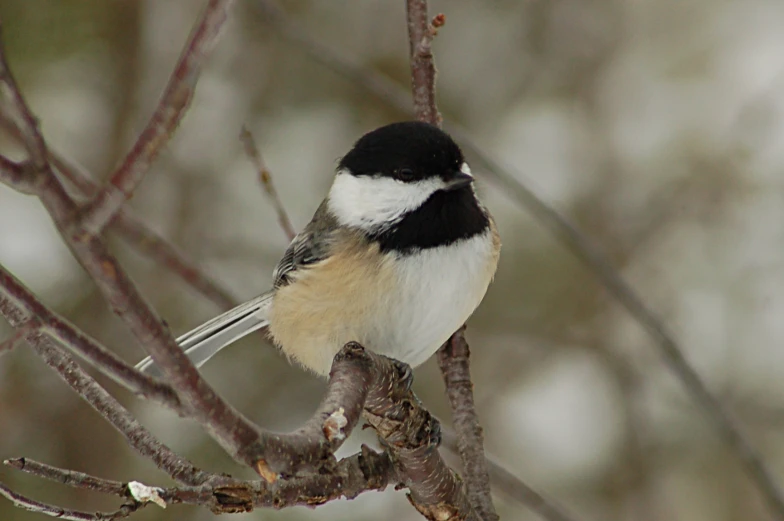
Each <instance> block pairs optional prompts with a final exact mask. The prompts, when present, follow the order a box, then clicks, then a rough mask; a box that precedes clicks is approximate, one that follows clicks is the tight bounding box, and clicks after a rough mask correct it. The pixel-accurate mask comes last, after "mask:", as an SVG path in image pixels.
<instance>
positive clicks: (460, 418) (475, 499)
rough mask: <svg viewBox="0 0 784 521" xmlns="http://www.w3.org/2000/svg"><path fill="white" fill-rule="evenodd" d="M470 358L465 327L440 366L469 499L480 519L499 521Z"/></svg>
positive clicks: (441, 355)
mask: <svg viewBox="0 0 784 521" xmlns="http://www.w3.org/2000/svg"><path fill="white" fill-rule="evenodd" d="M469 355H470V351H469V348H468V342H466V339H465V328H461V329H460V330H459V331H458V332H457V333H455V334H454V335H452V338H450V339H449V340H448V341H447V343H446V344H444V346H443V347H442V348H441V349H439V350H438V365H439V367H440V368H441V374H442V375H443V376H444V384H445V385H446V394H447V396H448V397H449V404H450V405H451V407H452V415H453V423H454V426H455V431H456V432H457V448H458V452H459V454H460V459H461V460H462V461H463V474H464V475H463V479H464V481H465V483H466V489H467V492H468V497H469V499H470V500H471V504H472V505H473V506H474V508H475V509H476V511H477V513H478V514H479V517H481V518H482V519H483V520H485V521H497V520H498V514H497V513H496V511H495V507H494V506H493V500H492V499H493V498H492V494H491V491H490V473H489V471H488V469H487V460H486V459H485V451H484V437H483V435H482V427H481V426H480V425H479V417H478V416H477V414H476V408H475V405H474V390H473V383H472V381H471V371H470V369H469V363H468V358H469Z"/></svg>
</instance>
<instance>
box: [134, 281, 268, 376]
mask: <svg viewBox="0 0 784 521" xmlns="http://www.w3.org/2000/svg"><path fill="white" fill-rule="evenodd" d="M271 302H272V292H268V293H265V294H263V295H261V296H259V297H256V298H254V299H252V300H249V301H248V302H245V303H244V304H240V305H239V306H237V307H236V308H234V309H230V310H229V311H227V312H225V313H223V314H222V315H218V316H217V317H215V318H213V319H212V320H210V321H209V322H205V323H204V324H202V325H201V326H199V327H197V328H196V329H194V330H192V331H189V332H187V333H185V334H184V335H182V336H181V337H179V338H177V343H178V344H179V345H180V347H182V348H183V349H184V350H185V354H186V355H188V358H190V360H191V362H193V364H194V365H195V366H196V367H201V366H202V365H204V363H206V362H207V360H209V359H210V358H212V357H213V356H215V354H217V353H218V351H220V350H221V349H223V348H224V347H226V346H227V345H229V344H231V343H233V342H236V341H237V340H239V339H240V338H242V337H244V336H245V335H248V334H250V333H252V332H254V331H256V330H258V329H261V328H262V327H264V326H266V325H267V324H268V323H269V320H267V315H268V311H269V307H270V303H271ZM136 369H138V370H140V371H142V372H143V373H146V374H149V375H151V376H161V372H160V369H158V367H157V366H156V365H155V363H154V362H153V361H152V359H151V358H150V357H149V356H148V357H147V358H145V359H144V360H142V361H141V362H139V363H138V364H136Z"/></svg>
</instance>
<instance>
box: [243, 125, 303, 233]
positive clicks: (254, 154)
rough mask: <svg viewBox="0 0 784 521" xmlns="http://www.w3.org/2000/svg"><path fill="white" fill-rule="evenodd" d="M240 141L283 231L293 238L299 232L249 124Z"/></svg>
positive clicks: (244, 128) (244, 127)
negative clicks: (280, 195)
mask: <svg viewBox="0 0 784 521" xmlns="http://www.w3.org/2000/svg"><path fill="white" fill-rule="evenodd" d="M240 141H242V145H243V147H244V148H245V153H246V154H248V157H249V158H250V160H251V161H252V162H253V166H255V167H256V172H258V175H259V181H261V186H262V187H263V188H264V193H266V194H267V197H268V198H269V200H270V202H271V203H272V206H273V207H274V208H275V212H276V213H277V214H278V223H279V224H280V227H281V228H282V229H283V233H285V234H286V237H288V239H289V240H293V239H294V236H295V235H297V232H295V231H294V226H292V224H291V219H289V216H288V213H286V208H284V206H283V202H282V201H281V200H280V197H279V196H278V191H277V190H276V189H275V185H274V184H273V183H272V174H271V173H270V171H269V169H268V168H267V165H266V164H265V163H264V160H263V159H262V157H261V152H259V148H258V147H257V146H256V142H255V141H254V139H253V134H251V132H250V129H248V127H247V126H243V127H242V131H241V132H240Z"/></svg>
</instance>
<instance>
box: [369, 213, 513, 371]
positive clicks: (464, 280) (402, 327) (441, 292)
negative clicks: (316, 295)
mask: <svg viewBox="0 0 784 521" xmlns="http://www.w3.org/2000/svg"><path fill="white" fill-rule="evenodd" d="M497 245H498V242H497V235H495V233H494V228H493V229H488V230H487V231H486V232H485V233H483V234H480V235H477V236H474V237H472V238H470V239H465V240H461V241H458V242H457V243H455V244H451V245H448V246H441V247H437V248H429V249H425V250H421V251H419V252H416V253H413V254H410V255H405V256H401V257H400V258H398V260H397V261H396V262H395V272H396V276H397V278H398V283H397V284H396V285H395V290H394V291H392V292H391V294H390V295H388V297H387V299H388V302H387V303H386V306H385V307H386V309H387V310H388V313H386V314H385V315H384V316H383V318H380V321H381V323H380V324H379V325H378V331H379V333H380V334H379V335H378V337H377V338H374V339H373V340H375V342H373V348H374V350H376V351H377V352H380V353H381V354H384V355H387V356H390V357H392V358H395V359H397V360H400V361H403V362H406V363H407V364H409V365H411V366H412V367H415V366H417V365H420V364H421V363H423V362H424V361H425V360H427V359H428V358H430V356H432V355H433V353H435V352H436V350H438V348H439V347H440V346H441V345H442V344H443V343H444V342H446V340H447V339H448V338H449V336H450V335H451V334H452V333H454V332H455V331H456V330H457V329H458V328H459V327H460V326H462V325H463V324H464V323H465V321H466V320H467V319H468V317H469V316H471V314H472V313H473V312H474V310H475V309H476V308H477V306H478V305H479V303H480V302H481V301H482V299H483V298H484V295H485V292H486V291H487V287H488V285H489V284H490V281H491V280H492V278H493V274H494V273H495V268H496V264H497V262H498V252H497V249H496V247H495V246H497ZM368 340H370V339H368Z"/></svg>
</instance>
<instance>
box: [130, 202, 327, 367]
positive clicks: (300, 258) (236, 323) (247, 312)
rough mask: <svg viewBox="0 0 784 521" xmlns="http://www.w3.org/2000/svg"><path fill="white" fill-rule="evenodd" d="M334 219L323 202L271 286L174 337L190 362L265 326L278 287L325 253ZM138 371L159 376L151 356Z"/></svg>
mask: <svg viewBox="0 0 784 521" xmlns="http://www.w3.org/2000/svg"><path fill="white" fill-rule="evenodd" d="M336 230H337V222H336V220H335V219H334V217H333V216H332V215H331V214H330V213H329V212H328V211H327V208H326V203H322V205H321V206H320V207H319V209H318V210H316V214H315V215H314V216H313V219H312V220H311V221H310V223H309V224H308V225H307V226H306V227H305V229H304V230H302V232H301V233H299V234H298V235H297V236H296V237H294V240H292V241H291V244H290V245H289V247H288V248H287V249H286V253H284V254H283V258H282V259H281V260H280V262H279V263H278V265H277V267H276V268H275V271H274V272H273V279H274V283H273V289H272V290H271V291H268V292H267V293H264V294H263V295H260V296H258V297H256V298H254V299H251V300H249V301H248V302H245V303H243V304H240V305H239V306H237V307H235V308H233V309H230V310H229V311H227V312H225V313H223V314H222V315H218V316H217V317H215V318H213V319H212V320H210V321H208V322H205V323H204V324H202V325H201V326H199V327H197V328H196V329H193V330H191V331H189V332H187V333H185V334H184V335H182V336H181V337H179V338H177V343H178V344H179V345H180V347H182V348H183V349H184V350H185V354H186V355H188V358H190V360H191V362H193V364H194V365H195V366H196V367H201V366H202V365H204V364H205V363H206V362H207V361H208V360H209V359H210V358H212V357H213V356H215V355H216V354H217V353H218V352H219V351H220V350H221V349H223V348H224V347H226V346H228V345H229V344H232V343H234V342H236V341H237V340H239V339H241V338H242V337H244V336H246V335H248V334H250V333H252V332H254V331H256V330H258V329H261V328H263V327H265V326H266V325H267V324H268V323H269V320H268V312H269V307H270V304H271V303H272V297H273V295H274V292H275V290H276V289H277V288H279V287H281V286H285V285H286V284H288V283H289V282H291V279H292V275H293V274H294V272H296V271H297V270H298V269H302V268H305V267H307V266H308V265H310V264H314V263H316V262H318V261H320V260H322V259H324V258H325V257H326V256H327V255H328V250H329V246H330V244H332V242H333V241H332V237H333V235H334V233H335V231H336ZM136 368H137V369H139V370H140V371H142V372H144V373H147V374H150V375H153V376H160V370H159V369H158V368H157V366H156V365H155V363H154V362H153V361H152V359H151V358H150V357H147V358H145V359H144V360H142V361H141V362H139V363H138V364H137V365H136Z"/></svg>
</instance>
